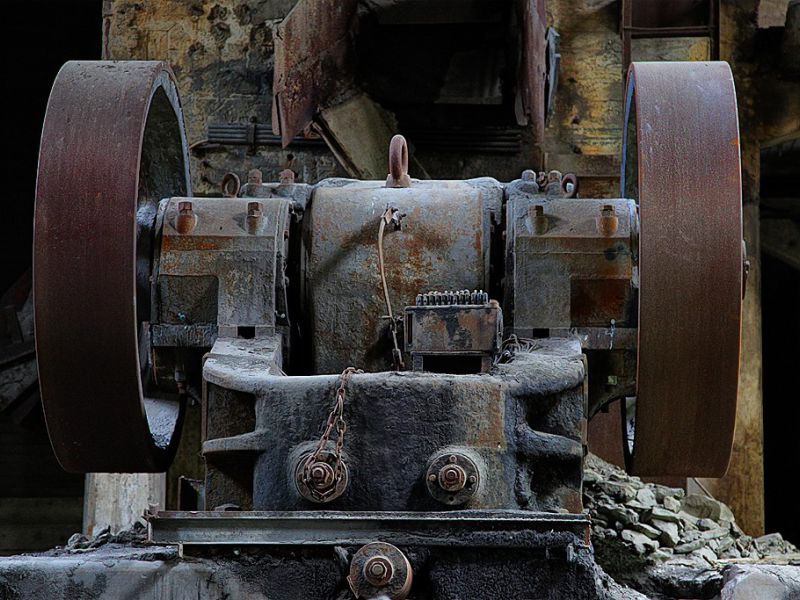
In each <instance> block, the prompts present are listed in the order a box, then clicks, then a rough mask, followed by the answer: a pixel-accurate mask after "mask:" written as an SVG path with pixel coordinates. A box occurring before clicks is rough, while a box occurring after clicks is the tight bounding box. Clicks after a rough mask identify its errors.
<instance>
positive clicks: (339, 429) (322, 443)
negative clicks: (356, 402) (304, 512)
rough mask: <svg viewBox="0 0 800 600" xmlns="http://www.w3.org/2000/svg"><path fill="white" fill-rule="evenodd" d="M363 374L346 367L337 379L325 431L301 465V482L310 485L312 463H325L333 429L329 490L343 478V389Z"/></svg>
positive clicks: (345, 431) (358, 370)
mask: <svg viewBox="0 0 800 600" xmlns="http://www.w3.org/2000/svg"><path fill="white" fill-rule="evenodd" d="M363 372H364V371H362V370H361V369H356V368H355V367H347V368H346V369H345V370H344V371H342V374H341V376H340V378H339V388H338V389H337V390H336V402H335V403H334V405H333V408H332V409H331V412H330V414H328V420H327V422H326V423H325V431H323V433H322V437H321V438H320V439H319V443H318V444H317V449H316V450H315V451H314V452H312V453H311V454H310V455H309V456H308V458H307V459H306V462H305V464H304V465H303V481H304V482H305V483H306V484H310V482H311V467H312V466H313V465H314V463H316V462H327V461H326V460H325V452H326V451H327V446H328V442H329V441H330V437H331V434H332V433H333V430H334V429H336V450H335V452H334V457H335V463H334V467H333V473H334V475H333V483H332V485H331V489H335V488H336V484H337V483H338V482H339V481H340V480H341V478H342V476H343V467H342V448H343V447H344V436H345V433H347V423H346V422H345V420H344V400H345V388H346V386H347V382H348V380H349V379H350V376H351V375H354V374H356V373H363ZM309 487H310V486H309Z"/></svg>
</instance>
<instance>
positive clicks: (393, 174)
mask: <svg viewBox="0 0 800 600" xmlns="http://www.w3.org/2000/svg"><path fill="white" fill-rule="evenodd" d="M410 186H411V179H410V178H409V176H408V144H407V143H406V138H404V137H403V136H402V135H395V136H394V137H392V141H391V142H389V176H388V178H387V179H386V187H393V188H399V187H410Z"/></svg>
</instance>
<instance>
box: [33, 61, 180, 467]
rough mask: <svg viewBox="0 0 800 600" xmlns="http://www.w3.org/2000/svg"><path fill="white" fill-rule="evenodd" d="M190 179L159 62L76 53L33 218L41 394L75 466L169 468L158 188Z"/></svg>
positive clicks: (172, 95)
mask: <svg viewBox="0 0 800 600" xmlns="http://www.w3.org/2000/svg"><path fill="white" fill-rule="evenodd" d="M189 192H190V188H189V176H188V156H187V145H186V136H185V133H184V129H183V117H182V113H181V107H180V102H179V100H178V95H177V91H176V88H175V80H174V76H173V75H172V73H171V71H170V69H169V67H167V65H166V64H164V63H161V62H113V63H111V62H69V63H67V64H65V65H64V67H63V68H62V69H61V71H60V72H59V74H58V76H57V78H56V81H55V84H54V86H53V90H52V92H51V95H50V101H49V103H48V107H47V115H46V117H45V122H44V130H43V132H42V143H41V149H40V154H39V175H38V180H37V186H36V217H35V224H34V239H35V241H34V296H35V321H36V344H37V353H38V363H39V373H40V384H41V390H42V403H43V406H44V411H45V417H46V419H47V427H48V431H49V433H50V439H51V441H52V443H53V448H54V450H55V453H56V456H57V457H58V460H59V462H60V463H61V465H62V466H63V467H64V468H65V469H67V470H68V471H75V472H86V471H134V472H135V471H164V470H165V469H166V468H167V466H169V463H170V460H171V457H172V453H173V449H174V445H175V438H176V436H175V435H174V433H175V431H176V429H177V427H178V425H179V422H180V407H179V402H178V401H177V399H176V398H171V397H167V396H164V395H163V394H157V395H156V394H152V395H151V394H150V393H149V392H150V391H151V390H150V383H151V381H150V370H151V369H150V364H149V363H150V358H149V326H148V322H149V320H150V286H149V282H150V275H151V266H152V256H153V251H154V243H155V239H154V238H155V220H156V213H157V208H158V202H159V200H161V198H164V197H167V196H171V195H174V194H178V195H187V194H189Z"/></svg>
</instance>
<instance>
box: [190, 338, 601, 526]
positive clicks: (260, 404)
mask: <svg viewBox="0 0 800 600" xmlns="http://www.w3.org/2000/svg"><path fill="white" fill-rule="evenodd" d="M250 341H252V340H250ZM219 345H220V342H219V341H218V342H217V346H219ZM217 346H215V349H214V351H212V355H211V357H209V359H208V360H207V361H206V363H205V367H204V373H203V374H204V378H205V380H206V386H207V401H206V402H205V403H204V407H205V408H204V410H205V411H206V415H205V421H206V423H208V430H207V436H206V439H205V442H204V444H203V453H204V456H205V459H206V463H207V464H208V465H209V466H210V467H211V468H210V469H209V476H208V478H207V480H206V497H207V500H208V503H209V504H208V506H209V507H213V506H218V505H220V504H228V503H234V504H236V505H238V506H241V507H242V509H244V510H303V509H304V508H309V507H311V506H314V505H315V504H312V503H311V502H309V500H307V499H306V498H305V497H304V496H303V495H302V494H301V493H300V492H299V491H298V486H297V483H296V480H297V466H298V464H300V463H301V461H302V460H303V457H308V456H310V455H311V454H312V453H313V452H314V451H315V450H317V449H318V448H319V440H320V437H319V436H320V423H324V422H325V419H326V417H327V416H329V415H330V409H331V402H332V400H333V399H334V398H336V393H337V388H338V386H339V385H340V383H341V381H340V377H339V376H338V375H314V376H282V375H276V374H275V373H274V371H273V373H269V372H268V371H267V370H266V369H264V370H263V371H261V372H258V371H256V370H254V369H252V368H251V367H250V364H251V361H252V360H253V356H252V355H247V354H241V355H240V356H238V357H236V356H233V355H231V354H230V353H226V355H225V356H218V355H219V354H220V351H219V349H218V348H217ZM584 378H585V368H584V364H583V359H582V356H581V353H580V345H579V344H578V343H577V342H576V341H574V340H566V339H558V340H556V339H552V340H541V341H540V344H539V346H538V347H537V348H536V349H535V350H534V351H531V352H527V353H520V354H519V355H517V357H516V358H515V360H514V361H513V362H510V363H507V364H501V365H498V368H497V369H496V370H495V371H493V372H492V373H490V374H481V375H454V374H434V373H418V372H403V373H363V374H353V375H352V377H351V378H350V379H349V381H348V384H347V399H346V401H345V402H344V403H343V417H344V419H345V420H346V422H347V439H346V441H345V442H344V444H343V447H342V460H343V461H345V462H346V464H347V465H348V469H349V483H348V484H347V486H346V487H345V488H344V489H343V490H342V493H341V495H339V496H338V497H336V498H333V499H332V500H331V501H330V502H328V503H326V508H328V507H330V510H394V511H407V510H437V507H441V506H442V502H444V504H445V505H448V504H449V503H450V496H454V499H453V501H454V502H456V503H461V502H463V503H464V504H465V505H468V506H469V507H470V508H482V509H491V508H521V507H524V508H527V509H529V510H559V509H564V508H566V509H567V510H569V511H573V512H579V511H580V510H581V495H580V481H581V463H582V457H583V446H582V441H583V430H584V406H585V401H586V397H585V388H584ZM331 442H333V440H332V439H331ZM332 448H333V446H332V445H329V446H328V449H332ZM445 452H447V455H446V456H447V457H448V458H449V456H451V455H457V456H459V455H464V456H467V457H468V458H469V459H470V460H471V461H472V462H473V463H474V464H475V466H476V469H477V468H480V474H479V475H480V477H479V480H480V481H476V482H475V484H473V485H469V486H467V485H466V484H465V491H464V493H463V494H461V495H457V494H455V493H451V494H448V495H444V496H442V497H441V498H440V497H436V496H431V494H430V493H429V492H428V490H427V488H426V486H425V485H424V484H423V479H424V478H425V476H426V474H427V473H428V470H429V468H430V465H431V464H432V463H434V462H436V461H437V460H438V458H439V457H440V456H441V455H442V453H445ZM457 463H458V460H457ZM437 465H438V469H441V467H442V466H444V465H442V464H438V463H437ZM459 466H461V468H464V469H465V471H468V472H467V473H466V476H467V483H469V476H470V475H476V476H477V475H478V473H476V472H475V470H472V469H467V466H468V463H466V462H464V463H459ZM438 469H437V473H438ZM480 482H483V483H480ZM478 483H480V485H478ZM455 496H458V497H457V498H456V497H455Z"/></svg>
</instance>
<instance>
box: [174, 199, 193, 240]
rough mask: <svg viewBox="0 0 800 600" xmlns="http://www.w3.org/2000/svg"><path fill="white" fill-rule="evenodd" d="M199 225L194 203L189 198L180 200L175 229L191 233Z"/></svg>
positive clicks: (179, 231) (183, 232) (184, 233)
mask: <svg viewBox="0 0 800 600" xmlns="http://www.w3.org/2000/svg"><path fill="white" fill-rule="evenodd" d="M195 225H197V215H196V214H194V209H193V207H192V203H191V202H190V201H189V200H182V201H181V202H178V217H177V218H176V219H175V229H176V230H177V232H178V233H180V234H181V235H186V234H187V233H191V232H192V230H193V229H194V227H195Z"/></svg>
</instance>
